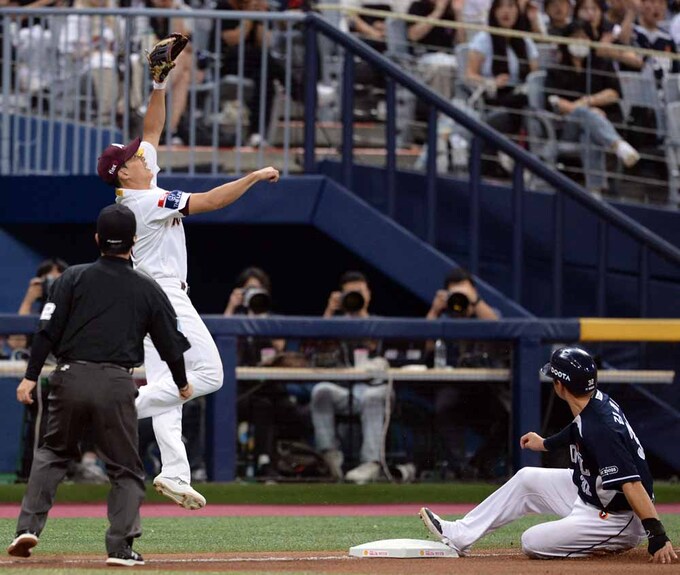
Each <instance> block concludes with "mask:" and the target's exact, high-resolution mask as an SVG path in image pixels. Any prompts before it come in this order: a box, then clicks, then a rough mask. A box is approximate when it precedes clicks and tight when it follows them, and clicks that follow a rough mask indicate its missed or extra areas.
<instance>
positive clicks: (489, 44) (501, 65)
mask: <svg viewBox="0 0 680 575" xmlns="http://www.w3.org/2000/svg"><path fill="white" fill-rule="evenodd" d="M519 15H520V11H519V4H518V3H517V0H494V1H493V3H492V5H491V10H490V11H489V20H488V25H489V26H493V27H500V28H505V29H506V30H518V29H519V26H518V21H519ZM537 69H538V50H537V49H536V45H535V44H534V42H533V41H532V40H530V39H529V38H516V37H513V38H508V37H505V36H498V35H494V36H492V35H491V34H489V33H488V32H479V33H477V35H476V36H475V37H474V38H473V39H472V42H471V43H470V53H469V55H468V61H467V70H466V77H467V79H468V80H469V81H470V82H472V83H478V84H482V85H484V86H486V96H485V99H486V102H487V104H488V105H489V106H492V107H502V108H504V109H505V110H507V111H505V112H503V113H498V112H496V113H494V114H492V115H490V116H489V117H488V118H487V122H488V123H489V125H490V126H492V127H493V128H495V129H496V130H498V131H500V132H502V133H504V134H505V135H507V136H513V135H516V134H518V133H519V132H520V129H521V126H522V115H521V110H523V109H524V108H525V107H526V106H527V103H528V101H527V97H526V94H525V93H524V92H523V91H522V90H521V88H520V86H521V85H522V84H523V83H524V81H525V79H526V76H527V74H528V73H529V72H533V71H535V70H537ZM490 151H491V150H488V149H487V150H485V155H486V154H489V153H490ZM500 162H501V165H502V166H503V168H504V169H505V170H506V171H507V170H511V169H512V167H511V164H512V161H511V159H510V158H509V157H507V156H505V155H501V156H500ZM483 166H484V167H485V171H487V172H488V170H489V169H490V168H493V166H492V165H491V164H489V163H488V161H485V162H484V163H483Z"/></svg>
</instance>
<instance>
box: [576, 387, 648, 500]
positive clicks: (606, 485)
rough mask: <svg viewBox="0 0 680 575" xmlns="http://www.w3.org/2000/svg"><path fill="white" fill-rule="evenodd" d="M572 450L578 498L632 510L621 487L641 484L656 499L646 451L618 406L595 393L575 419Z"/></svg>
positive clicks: (605, 395) (599, 392) (597, 392)
mask: <svg viewBox="0 0 680 575" xmlns="http://www.w3.org/2000/svg"><path fill="white" fill-rule="evenodd" d="M569 451H570V455H571V461H572V463H573V468H574V474H573V481H574V483H575V484H576V487H578V493H579V497H581V499H582V500H583V501H585V502H586V503H588V504H590V505H593V506H594V507H597V508H598V509H602V510H606V511H624V510H630V505H629V504H628V501H627V500H626V497H625V496H624V494H623V491H622V486H623V484H624V483H628V482H631V481H641V482H642V484H643V486H644V488H645V490H646V491H647V493H648V494H649V496H650V497H651V498H652V501H653V500H654V494H653V486H652V476H651V474H650V473H649V467H648V466H647V461H646V460H645V451H644V449H643V448H642V445H640V441H639V440H638V438H637V436H636V435H635V432H634V431H633V428H632V427H631V426H630V424H629V423H628V421H627V420H626V416H625V415H624V414H623V411H621V408H620V407H619V406H618V405H617V403H616V402H615V401H614V400H613V399H611V398H610V397H609V396H608V395H607V394H605V393H602V392H601V391H599V390H598V391H596V392H595V394H594V395H593V397H592V398H591V400H590V401H589V402H588V405H586V407H585V408H584V409H583V411H582V412H581V413H580V414H579V415H578V416H577V417H576V419H574V421H573V423H572V424H571V429H570V445H569Z"/></svg>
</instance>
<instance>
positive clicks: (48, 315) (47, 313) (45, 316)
mask: <svg viewBox="0 0 680 575" xmlns="http://www.w3.org/2000/svg"><path fill="white" fill-rule="evenodd" d="M56 309H57V306H56V305H55V304H53V303H52V302H48V303H46V304H45V307H44V308H43V310H42V313H41V314H40V319H41V320H42V321H50V320H51V319H52V314H53V313H54V310H56Z"/></svg>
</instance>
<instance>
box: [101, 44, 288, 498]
mask: <svg viewBox="0 0 680 575" xmlns="http://www.w3.org/2000/svg"><path fill="white" fill-rule="evenodd" d="M186 43H187V39H186V38H184V37H183V36H181V35H180V34H172V35H171V36H169V37H168V38H166V39H165V40H162V41H161V42H159V43H158V44H157V45H156V46H155V47H154V49H153V51H152V52H151V53H150V54H149V55H148V59H149V64H150V68H151V72H152V77H153V92H152V94H151V98H150V100H149V105H148V109H147V113H146V117H145V118H144V133H143V138H142V140H140V139H139V138H137V139H136V140H133V141H132V142H130V143H129V144H128V145H126V146H122V145H120V144H112V145H110V146H109V147H108V148H106V150H104V152H103V153H102V155H101V156H100V158H99V160H98V165H97V171H98V173H99V176H100V177H101V178H102V179H103V180H104V181H105V182H106V183H108V184H110V185H112V186H114V187H115V188H116V202H118V203H121V204H123V205H125V206H127V207H129V208H130V209H131V210H132V211H133V212H134V213H135V216H136V217H137V242H136V244H135V248H134V253H133V256H132V259H133V262H134V265H135V268H136V269H137V270H139V271H141V272H143V273H145V274H147V275H149V276H151V277H152V278H153V279H155V280H156V282H158V284H159V285H160V286H161V288H162V289H163V291H165V293H166V294H167V295H168V297H169V298H170V301H171V302H172V305H173V307H174V308H175V312H176V313H177V317H178V320H179V325H180V329H181V330H182V332H183V333H184V335H185V336H186V337H187V339H188V340H189V342H190V343H191V349H189V351H187V353H186V354H185V363H186V368H187V379H188V380H189V383H190V384H191V385H192V386H193V397H200V396H202V395H206V394H208V393H212V392H214V391H216V390H218V389H219V388H220V387H221V386H222V379H223V371H222V363H221V361H220V356H219V353H218V351H217V347H216V346H215V343H214V341H213V339H212V337H211V335H210V333H209V332H208V329H207V328H206V327H205V325H204V323H203V321H202V320H201V318H200V316H199V315H198V312H197V311H196V310H195V309H194V307H193V305H192V303H191V300H190V299H189V295H188V286H187V284H186V276H187V252H186V244H185V237H184V228H183V226H182V219H183V218H184V217H185V216H188V215H192V214H200V213H203V212H210V211H214V210H219V209H221V208H224V207H225V206H228V205H229V204H231V203H233V202H235V201H236V200H238V199H239V198H240V197H241V196H242V195H243V194H244V193H245V192H246V191H247V190H248V189H249V188H250V187H251V186H253V185H254V184H256V183H257V182H260V181H268V182H277V181H278V179H279V172H278V171H277V170H276V169H274V168H271V167H269V168H263V169H261V170H258V171H256V172H253V173H251V174H249V175H247V176H245V177H243V178H241V179H239V180H236V181H234V182H230V183H228V184H223V185H221V186H218V187H216V188H214V189H212V190H210V191H208V192H205V193H200V194H191V193H187V192H183V191H180V190H171V191H170V190H164V189H162V188H159V187H158V185H157V183H156V176H157V174H158V172H159V171H160V168H159V167H158V161H157V153H156V148H157V146H158V143H159V140H160V137H161V133H162V131H163V126H164V125H165V86H166V83H167V78H168V73H169V72H170V70H171V69H172V68H173V67H174V60H175V59H176V58H177V56H178V55H179V54H180V52H181V51H182V49H183V48H184V46H185V45H186ZM144 353H145V359H144V365H145V368H146V378H147V385H146V386H144V387H142V388H141V389H140V393H139V397H138V398H137V402H136V404H137V411H138V417H139V418H140V419H142V418H145V417H151V418H152V420H153V429H154V434H155V436H156V440H157V442H158V447H159V449H160V452H161V463H162V469H161V473H160V475H158V476H157V477H156V478H155V479H154V481H153V484H154V487H155V489H156V490H157V491H158V492H159V493H162V494H163V495H165V496H167V497H169V498H170V499H172V500H173V501H175V502H176V503H178V504H179V505H181V506H182V507H185V508H186V509H200V508H202V507H203V506H204V505H205V498H204V497H203V496H202V495H201V494H200V493H198V492H197V491H196V490H195V489H193V488H192V487H191V485H190V481H191V470H190V468H189V461H188V459H187V454H186V449H185V447H184V444H183V442H182V403H183V400H182V399H181V398H179V397H178V396H177V390H176V386H175V385H174V383H173V380H172V375H171V373H170V371H169V370H168V368H167V366H166V365H165V364H164V363H163V362H162V361H161V360H160V357H159V355H158V352H157V351H156V349H155V348H154V347H153V344H152V342H151V340H150V339H149V338H147V339H146V341H145V345H144ZM193 397H192V398H193Z"/></svg>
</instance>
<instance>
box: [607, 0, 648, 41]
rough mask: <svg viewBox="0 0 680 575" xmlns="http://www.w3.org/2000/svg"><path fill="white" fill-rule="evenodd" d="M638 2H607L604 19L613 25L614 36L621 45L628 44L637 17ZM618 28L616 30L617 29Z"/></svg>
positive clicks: (627, 0)
mask: <svg viewBox="0 0 680 575" xmlns="http://www.w3.org/2000/svg"><path fill="white" fill-rule="evenodd" d="M639 5H640V1H639V0H609V2H607V8H608V9H607V13H606V14H605V19H606V20H608V21H609V22H611V23H612V24H613V25H614V36H615V37H616V38H617V39H618V41H619V42H620V43H621V44H630V42H631V40H632V39H633V26H634V25H635V20H636V19H637V16H638V9H639ZM617 26H618V29H617Z"/></svg>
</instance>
